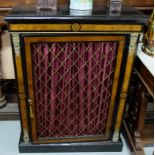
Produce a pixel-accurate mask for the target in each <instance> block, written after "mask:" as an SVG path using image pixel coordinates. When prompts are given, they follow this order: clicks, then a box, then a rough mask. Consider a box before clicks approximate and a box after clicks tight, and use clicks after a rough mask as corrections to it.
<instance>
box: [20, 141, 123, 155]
mask: <svg viewBox="0 0 155 155" xmlns="http://www.w3.org/2000/svg"><path fill="white" fill-rule="evenodd" d="M122 148H123V143H122V140H121V139H120V140H119V141H118V142H112V141H98V142H80V143H79V142H78V143H53V144H32V143H24V142H23V141H22V140H20V142H19V152H20V153H43V152H44V153H47V152H55V153H58V152H60V153H61V152H121V151H122Z"/></svg>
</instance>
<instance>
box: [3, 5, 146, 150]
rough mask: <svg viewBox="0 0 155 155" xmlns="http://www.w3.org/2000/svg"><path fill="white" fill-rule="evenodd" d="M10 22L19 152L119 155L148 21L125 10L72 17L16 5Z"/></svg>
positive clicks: (103, 10)
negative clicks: (108, 153) (110, 153)
mask: <svg viewBox="0 0 155 155" xmlns="http://www.w3.org/2000/svg"><path fill="white" fill-rule="evenodd" d="M5 20H6V21H7V22H8V23H9V30H10V33H11V37H12V49H13V53H14V62H15V68H16V77H17V81H18V92H19V107H20V113H21V128H22V132H21V139H20V143H19V150H20V152H49V151H51V152H77V151H79V152H91V151H92V152H97V151H121V149H122V142H121V139H120V128H121V122H122V117H123V111H124V107H125V101H126V98H127V94H128V85H129V81H130V74H131V71H132V66H133V63H134V58H135V53H136V48H137V42H138V40H139V36H140V35H141V34H142V33H143V28H144V25H145V24H146V22H147V17H146V16H144V15H143V14H141V13H140V12H138V11H137V10H134V9H133V8H129V7H125V6H124V7H123V10H122V13H121V15H111V14H109V13H108V12H107V10H106V8H97V7H96V9H94V10H93V12H92V14H91V15H83V16H74V15H71V14H70V12H69V10H68V9H67V8H61V9H59V11H36V10H35V8H34V7H31V6H20V7H15V8H14V9H13V10H12V11H11V12H10V14H9V15H7V16H6V17H5Z"/></svg>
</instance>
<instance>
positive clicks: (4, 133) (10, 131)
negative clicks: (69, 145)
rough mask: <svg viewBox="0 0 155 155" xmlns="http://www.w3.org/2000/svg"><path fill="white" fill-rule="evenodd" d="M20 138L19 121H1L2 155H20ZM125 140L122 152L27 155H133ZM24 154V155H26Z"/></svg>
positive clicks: (32, 154)
mask: <svg viewBox="0 0 155 155" xmlns="http://www.w3.org/2000/svg"><path fill="white" fill-rule="evenodd" d="M19 136H20V123H19V121H0V155H19V152H18V141H19ZM122 139H123V143H124V146H123V151H122V152H117V153H116V152H110V153H109V152H100V153H95V152H93V153H89V152H88V153H39V154H37V153H35V154H34V153H29V154H27V155H73V154H74V155H132V154H131V153H130V151H129V149H128V147H127V144H126V142H125V140H124V138H122ZM145 151H146V155H152V153H153V148H152V147H148V148H146V149H145ZM24 154H25V153H23V154H22V155H24Z"/></svg>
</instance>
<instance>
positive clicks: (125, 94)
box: [120, 92, 128, 99]
mask: <svg viewBox="0 0 155 155" xmlns="http://www.w3.org/2000/svg"><path fill="white" fill-rule="evenodd" d="M127 97H128V94H127V93H125V92H122V93H120V98H121V99H126V98H127Z"/></svg>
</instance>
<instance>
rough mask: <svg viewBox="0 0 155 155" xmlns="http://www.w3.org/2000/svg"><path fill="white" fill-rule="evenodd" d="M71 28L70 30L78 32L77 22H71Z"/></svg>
mask: <svg viewBox="0 0 155 155" xmlns="http://www.w3.org/2000/svg"><path fill="white" fill-rule="evenodd" d="M71 28H72V31H74V32H78V31H80V28H81V26H80V24H78V23H74V24H72V27H71Z"/></svg>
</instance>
